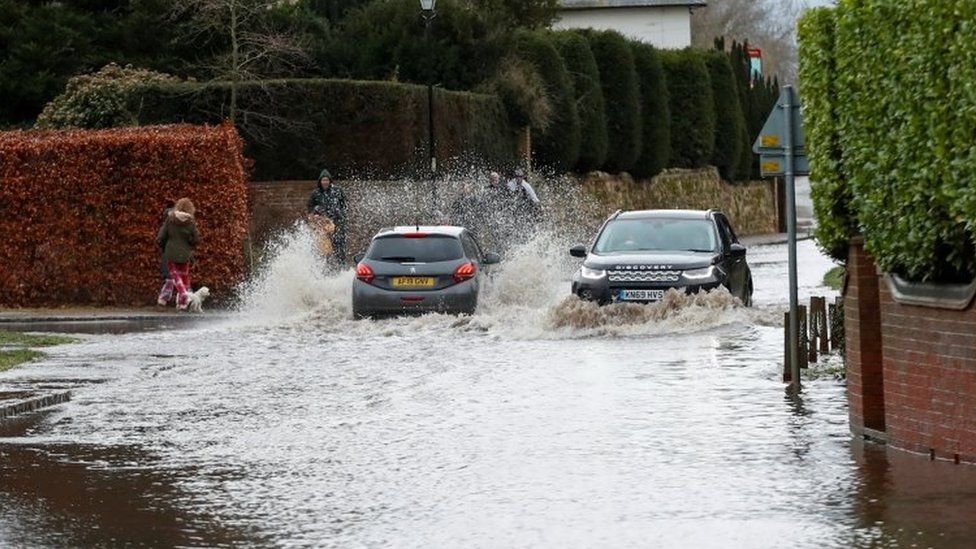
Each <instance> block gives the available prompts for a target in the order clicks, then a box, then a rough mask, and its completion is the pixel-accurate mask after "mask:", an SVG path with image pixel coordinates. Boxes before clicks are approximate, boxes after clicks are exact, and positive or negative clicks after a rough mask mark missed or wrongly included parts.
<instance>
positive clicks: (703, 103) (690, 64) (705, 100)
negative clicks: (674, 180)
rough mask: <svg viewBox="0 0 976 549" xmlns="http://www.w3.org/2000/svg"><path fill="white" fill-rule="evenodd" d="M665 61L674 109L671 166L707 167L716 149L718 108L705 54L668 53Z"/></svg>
mask: <svg viewBox="0 0 976 549" xmlns="http://www.w3.org/2000/svg"><path fill="white" fill-rule="evenodd" d="M661 60H662V61H663V63H664V75H665V79H666V81H667V83H668V97H669V99H670V107H671V166H672V167H675V168H701V167H704V166H707V165H708V164H709V162H711V160H712V152H713V151H714V150H715V108H714V103H713V99H712V85H711V80H710V78H709V76H708V67H706V66H705V59H704V54H703V53H702V52H701V51H698V50H693V49H690V48H689V49H685V50H680V51H665V52H661Z"/></svg>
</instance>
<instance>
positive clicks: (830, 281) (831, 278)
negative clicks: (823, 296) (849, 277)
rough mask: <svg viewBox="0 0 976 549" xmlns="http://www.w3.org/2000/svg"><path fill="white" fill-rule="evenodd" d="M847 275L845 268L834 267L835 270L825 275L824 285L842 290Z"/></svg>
mask: <svg viewBox="0 0 976 549" xmlns="http://www.w3.org/2000/svg"><path fill="white" fill-rule="evenodd" d="M846 274H847V270H846V269H845V268H844V267H840V266H837V267H834V268H833V269H831V270H829V271H827V274H825V275H824V277H823V282H824V285H825V286H828V287H830V288H833V289H835V290H840V289H841V287H842V286H843V285H844V275H846Z"/></svg>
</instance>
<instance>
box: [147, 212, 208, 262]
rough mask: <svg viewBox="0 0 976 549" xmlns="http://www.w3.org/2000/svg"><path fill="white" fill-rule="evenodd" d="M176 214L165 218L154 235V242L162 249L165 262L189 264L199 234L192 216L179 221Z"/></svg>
mask: <svg viewBox="0 0 976 549" xmlns="http://www.w3.org/2000/svg"><path fill="white" fill-rule="evenodd" d="M179 213H182V212H179ZM176 214H177V212H173V213H171V214H170V216H169V217H167V218H166V221H165V222H164V223H163V226H162V227H160V228H159V233H157V234H156V242H157V243H158V244H159V245H160V246H161V247H162V248H163V259H165V260H166V261H172V262H173V263H189V262H191V261H193V248H194V247H195V246H196V245H197V242H199V241H200V233H199V232H197V224H196V223H195V222H194V220H193V217H192V216H191V217H189V218H186V219H185V220H181V219H180V218H179V217H178V216H177V215H176ZM183 217H185V216H183Z"/></svg>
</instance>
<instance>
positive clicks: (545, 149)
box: [517, 31, 580, 173]
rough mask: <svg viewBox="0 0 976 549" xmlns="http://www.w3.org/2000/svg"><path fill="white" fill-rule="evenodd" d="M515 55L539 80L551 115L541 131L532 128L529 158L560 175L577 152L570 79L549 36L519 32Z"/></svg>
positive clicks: (569, 167)
mask: <svg viewBox="0 0 976 549" xmlns="http://www.w3.org/2000/svg"><path fill="white" fill-rule="evenodd" d="M517 41H518V51H519V55H520V56H521V57H522V58H523V59H525V60H526V61H528V62H530V63H531V64H532V65H533V66H534V67H535V69H536V71H537V72H538V74H539V76H540V77H541V78H542V81H543V83H544V84H545V88H546V95H547V96H548V97H549V105H550V106H551V108H552V113H551V115H550V118H549V124H548V125H547V126H546V127H545V128H544V129H539V128H532V156H533V161H534V164H535V165H536V167H538V168H541V169H542V170H545V171H553V172H557V173H564V172H567V171H570V170H572V169H573V167H574V166H575V165H576V162H577V160H578V159H579V152H580V118H579V113H578V112H577V109H576V94H575V92H574V91H573V80H572V78H571V77H570V75H569V72H568V71H567V70H566V64H565V63H564V62H563V58H562V57H561V56H560V55H559V51H557V50H556V47H555V45H554V43H555V40H554V38H553V36H552V34H551V33H548V32H545V31H534V32H528V31H524V32H520V33H519V34H518V37H517Z"/></svg>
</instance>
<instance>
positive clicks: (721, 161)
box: [705, 51, 747, 181]
mask: <svg viewBox="0 0 976 549" xmlns="http://www.w3.org/2000/svg"><path fill="white" fill-rule="evenodd" d="M705 64H706V65H707V66H708V74H709V80H710V81H711V84H712V104H713V105H714V109H715V150H714V151H713V152H712V165H713V166H715V167H716V168H718V173H719V175H721V176H722V179H724V180H726V181H732V180H734V179H735V177H736V175H737V168H738V166H739V163H740V162H741V158H742V147H744V146H747V144H746V143H743V142H742V136H743V129H744V128H745V118H744V117H743V115H742V107H741V106H740V104H739V90H738V86H737V84H736V81H735V77H734V76H733V75H732V65H731V63H730V62H729V56H728V55H726V54H725V53H724V52H719V51H710V52H707V53H706V54H705Z"/></svg>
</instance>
